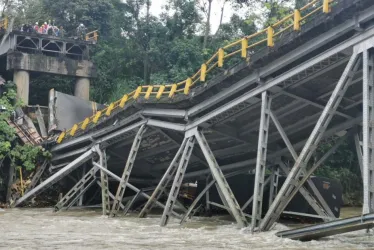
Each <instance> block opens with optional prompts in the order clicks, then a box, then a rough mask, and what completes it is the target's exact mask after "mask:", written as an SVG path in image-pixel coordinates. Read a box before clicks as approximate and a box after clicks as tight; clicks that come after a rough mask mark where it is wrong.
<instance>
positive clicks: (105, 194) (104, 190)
mask: <svg viewBox="0 0 374 250" xmlns="http://www.w3.org/2000/svg"><path fill="white" fill-rule="evenodd" d="M96 152H97V154H98V155H99V165H100V166H101V167H102V168H101V169H100V180H101V181H100V182H101V184H100V185H101V202H102V203H101V206H102V209H103V215H109V213H110V197H109V181H108V174H107V173H106V172H105V171H104V170H103V168H105V169H108V163H107V157H106V151H105V150H104V151H101V149H100V147H99V146H98V145H97V146H96Z"/></svg>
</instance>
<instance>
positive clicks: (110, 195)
mask: <svg viewBox="0 0 374 250" xmlns="http://www.w3.org/2000/svg"><path fill="white" fill-rule="evenodd" d="M96 183H97V185H99V187H100V188H101V181H100V180H96ZM108 194H109V197H110V198H111V199H112V200H114V198H115V197H114V194H112V193H111V192H108ZM119 206H120V208H122V209H125V206H124V205H123V204H122V203H120V204H119Z"/></svg>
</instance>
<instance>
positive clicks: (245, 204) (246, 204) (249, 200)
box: [241, 176, 271, 212]
mask: <svg viewBox="0 0 374 250" xmlns="http://www.w3.org/2000/svg"><path fill="white" fill-rule="evenodd" d="M270 180H271V176H269V177H268V178H266V180H265V181H264V191H265V190H266V189H267V188H268V184H269V183H270ZM253 198H254V195H252V196H251V197H249V199H248V200H247V201H246V202H245V203H244V204H243V206H242V207H241V210H242V211H243V212H244V210H245V209H246V208H247V207H248V206H249V205H250V204H251V203H252V202H253Z"/></svg>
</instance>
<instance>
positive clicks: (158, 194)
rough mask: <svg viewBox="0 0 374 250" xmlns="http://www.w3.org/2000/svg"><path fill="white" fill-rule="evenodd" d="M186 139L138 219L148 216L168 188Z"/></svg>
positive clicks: (185, 139)
mask: <svg viewBox="0 0 374 250" xmlns="http://www.w3.org/2000/svg"><path fill="white" fill-rule="evenodd" d="M187 141H188V138H184V140H183V142H182V145H181V146H180V148H179V150H178V151H177V153H176V155H175V156H174V158H173V160H172V162H171V163H170V166H169V168H168V169H167V170H166V172H165V174H164V175H163V177H162V178H161V180H160V182H159V183H158V185H157V187H156V189H155V190H154V191H153V193H152V195H151V197H150V199H148V201H147V203H146V204H145V206H144V207H143V209H142V210H141V211H140V213H139V217H140V218H144V217H146V216H147V215H148V213H149V212H150V211H151V210H152V208H153V206H154V204H155V203H156V202H157V201H158V200H159V199H160V197H161V196H162V194H163V193H164V192H166V188H167V187H168V186H169V183H170V182H171V180H172V178H173V176H174V175H175V172H176V171H177V168H178V166H179V161H180V156H181V155H182V152H183V150H184V148H185V146H186V144H187Z"/></svg>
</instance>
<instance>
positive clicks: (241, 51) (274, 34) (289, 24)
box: [57, 0, 339, 143]
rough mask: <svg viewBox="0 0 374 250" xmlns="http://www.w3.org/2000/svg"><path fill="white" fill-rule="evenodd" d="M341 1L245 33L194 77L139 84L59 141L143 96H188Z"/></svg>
mask: <svg viewBox="0 0 374 250" xmlns="http://www.w3.org/2000/svg"><path fill="white" fill-rule="evenodd" d="M338 1H339V0H313V1H311V2H309V3H308V4H306V5H305V6H304V7H302V8H300V9H297V10H295V11H294V13H292V14H289V15H288V16H286V17H284V18H283V19H282V20H280V21H278V22H276V23H275V24H273V25H271V26H269V27H267V28H266V29H263V30H261V31H259V32H257V33H255V34H252V35H249V36H245V37H243V38H242V39H240V40H237V41H235V42H233V43H231V44H228V45H226V46H224V47H222V48H220V49H219V50H218V51H217V52H216V53H215V54H214V55H213V56H212V57H211V58H210V59H209V60H208V61H206V62H205V63H203V64H202V65H201V68H200V70H199V71H198V72H196V73H195V74H194V75H193V76H191V77H189V78H187V79H186V80H184V81H181V82H178V83H173V84H166V85H145V86H139V87H138V88H137V89H136V90H134V91H132V92H131V93H128V94H125V95H124V96H123V97H122V98H121V99H120V100H118V101H116V102H114V103H112V104H110V105H109V106H108V107H107V108H105V109H104V110H101V111H98V112H97V113H96V114H95V115H93V116H91V117H88V118H86V119H85V120H84V121H82V122H80V123H78V124H75V125H74V126H73V127H72V128H71V129H69V130H67V131H64V132H62V133H61V134H60V136H59V137H58V138H57V143H61V142H62V141H63V140H64V139H65V138H67V137H69V136H74V135H75V134H76V133H77V132H78V131H83V130H85V129H87V128H88V127H89V125H94V124H96V123H98V121H99V120H100V118H102V117H105V116H110V115H111V113H112V112H113V111H115V110H118V109H122V108H124V107H125V105H126V103H128V102H130V101H134V100H136V99H138V98H139V97H144V99H146V100H148V99H149V98H151V97H153V98H155V99H157V100H159V99H160V98H161V97H167V98H173V97H174V96H175V95H176V94H180V93H183V94H185V95H188V94H189V93H190V90H191V88H192V87H194V86H195V85H196V84H197V83H198V82H205V81H206V80H207V75H208V74H209V73H210V72H211V71H212V70H213V69H215V68H222V67H223V65H224V63H225V61H227V60H228V59H229V58H232V57H234V56H236V55H240V56H241V58H243V59H244V60H247V59H248V51H249V50H253V49H254V48H255V47H258V46H260V45H262V46H264V45H266V46H268V47H274V44H275V40H276V39H277V38H278V37H279V36H280V35H281V34H283V33H284V32H286V31H288V32H289V31H295V32H298V31H300V30H301V27H302V25H304V24H305V23H306V22H307V19H308V18H309V17H311V16H313V15H315V14H316V13H318V12H321V11H322V12H323V13H325V14H328V13H330V12H331V6H332V4H333V3H336V2H338Z"/></svg>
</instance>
